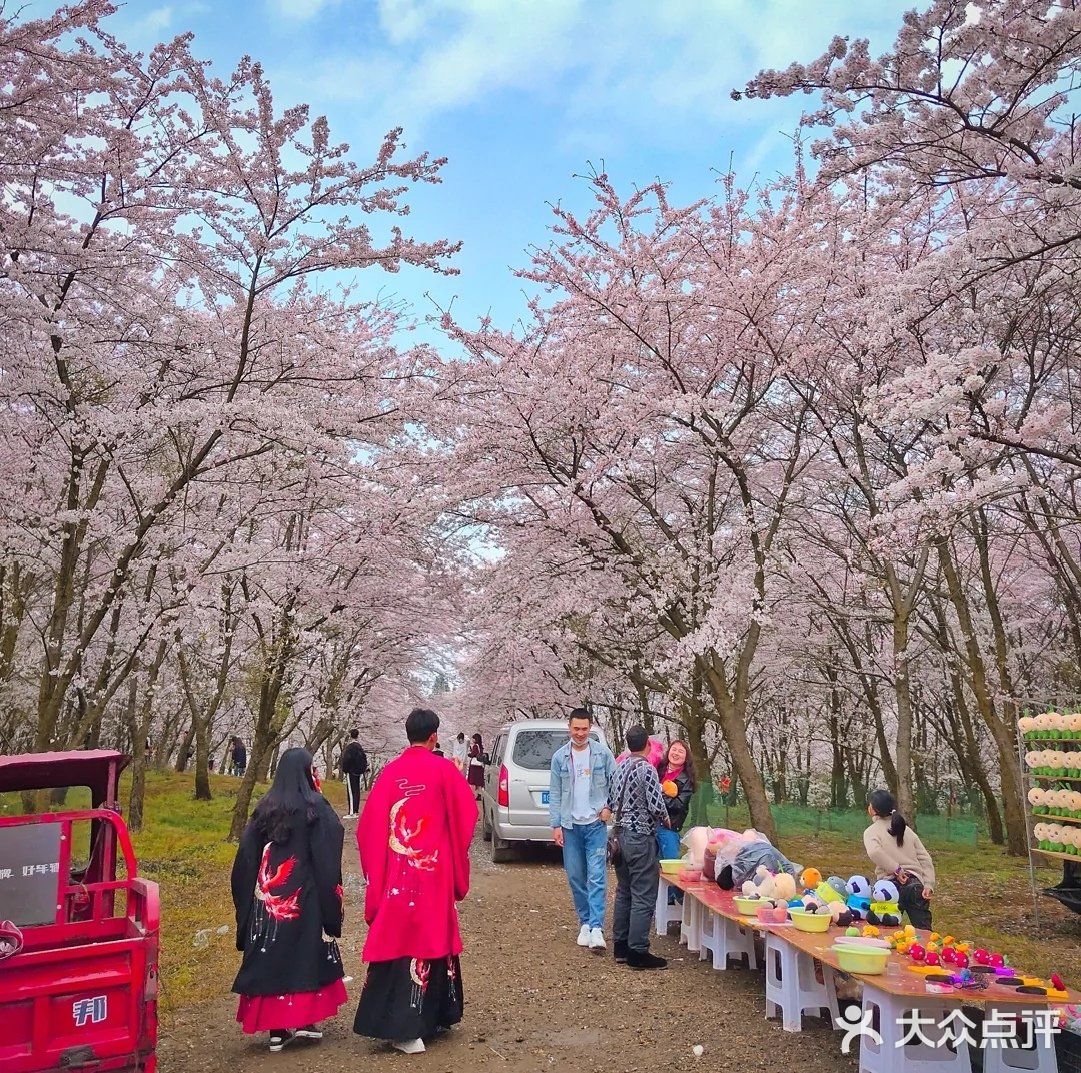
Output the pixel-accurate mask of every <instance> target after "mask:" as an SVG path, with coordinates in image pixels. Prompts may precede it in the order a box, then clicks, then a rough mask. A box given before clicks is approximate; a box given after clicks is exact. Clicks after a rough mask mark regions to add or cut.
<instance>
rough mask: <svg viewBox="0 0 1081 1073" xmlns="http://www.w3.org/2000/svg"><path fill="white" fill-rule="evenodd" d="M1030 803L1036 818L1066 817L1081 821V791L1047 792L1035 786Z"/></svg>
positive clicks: (1030, 793) (1029, 795)
mask: <svg viewBox="0 0 1081 1073" xmlns="http://www.w3.org/2000/svg"><path fill="white" fill-rule="evenodd" d="M1028 803H1029V804H1030V805H1031V806H1032V812H1033V815H1035V816H1065V817H1070V818H1072V819H1075V820H1081V790H1047V789H1045V788H1044V787H1042V786H1034V787H1033V788H1032V789H1031V790H1029V792H1028Z"/></svg>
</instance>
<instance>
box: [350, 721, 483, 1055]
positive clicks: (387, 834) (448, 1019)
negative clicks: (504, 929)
mask: <svg viewBox="0 0 1081 1073" xmlns="http://www.w3.org/2000/svg"><path fill="white" fill-rule="evenodd" d="M438 730H439V716H438V715H436V714H435V712H432V711H428V710H427V709H425V708H415V709H414V710H413V711H411V712H410V713H409V717H408V718H407V719H406V721H405V733H406V738H407V739H408V741H409V748H407V749H406V750H405V752H403V753H402V754H401V756H399V757H398V758H397V759H396V760H392V761H391V762H390V763H389V764H387V766H386V767H385V768H383V770H382V771H381V772H380V773H379V777H378V778H377V779H376V780H375V785H374V786H372V790H371V793H370V794H369V795H368V800H367V801H366V802H365V804H364V811H363V812H362V813H361V816H360V820H359V822H358V823H357V845H358V846H359V848H360V867H361V870H362V871H363V873H364V878H365V882H366V883H367V890H366V891H365V895H364V919H365V920H366V921H367V923H368V938H367V940H366V941H365V943H364V953H363V958H364V960H365V961H366V962H368V966H369V967H368V975H367V978H366V979H365V981H364V990H363V992H362V993H361V996H360V1005H359V1006H358V1007H357V1016H356V1019H355V1021H354V1022H353V1031H354V1032H356V1033H358V1034H359V1035H362V1036H372V1037H374V1038H375V1039H383V1040H387V1041H388V1042H389V1043H391V1044H392V1045H393V1046H395V1047H397V1048H398V1050H400V1051H405V1052H406V1053H407V1054H417V1053H419V1052H420V1051H423V1050H424V1041H425V1039H430V1038H431V1037H432V1036H434V1035H436V1034H437V1033H438V1032H440V1031H443V1030H445V1029H447V1028H449V1027H450V1026H451V1025H454V1024H457V1023H458V1022H459V1021H460V1020H461V1019H462V975H461V966H460V963H459V954H461V952H462V937H461V934H460V932H459V930H458V908H457V906H456V904H455V903H456V902H460V901H461V900H462V899H463V898H464V897H465V896H466V895H467V894H468V893H469V844H470V842H471V841H472V840H473V829H474V827H476V824H477V805H476V802H475V801H474V800H473V794H472V792H471V791H470V788H469V786H468V785H467V784H466V782H465V780H464V779H463V778H462V777H461V775H460V773H459V772H458V770H457V769H456V768H455V766H454V764H453V763H452V762H451V761H450V760H447V759H446V758H445V757H442V756H436V755H434V752H433V750H434V749H435V748H436V745H437V742H438V738H437V732H438Z"/></svg>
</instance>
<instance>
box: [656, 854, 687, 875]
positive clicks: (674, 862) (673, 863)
mask: <svg viewBox="0 0 1081 1073" xmlns="http://www.w3.org/2000/svg"><path fill="white" fill-rule="evenodd" d="M682 868H683V858H682V857H669V858H668V859H667V860H664V861H661V871H662V872H664V874H665V875H666V876H674V875H676V874H677V873H678V872H679V871H681V870H682Z"/></svg>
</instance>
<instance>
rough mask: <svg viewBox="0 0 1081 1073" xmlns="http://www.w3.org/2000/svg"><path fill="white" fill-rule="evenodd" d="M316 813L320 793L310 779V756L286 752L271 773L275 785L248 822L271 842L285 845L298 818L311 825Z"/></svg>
mask: <svg viewBox="0 0 1081 1073" xmlns="http://www.w3.org/2000/svg"><path fill="white" fill-rule="evenodd" d="M318 814H319V791H318V790H316V788H315V782H314V781H313V780H312V754H311V753H309V752H308V750H307V749H286V750H285V752H284V753H282V755H281V759H280V760H279V761H278V768H277V770H276V771H275V772H274V783H273V785H272V786H271V787H270V789H269V790H267V792H266V794H264V795H263V799H262V800H261V801H260V802H259V804H258V805H256V806H255V811H254V812H253V813H252V816H251V819H252V823H254V824H255V825H256V826H257V827H259V828H260V829H261V830H262V832H263V834H264V835H265V837H266V838H268V839H269V840H270V841H271V842H278V843H283V842H288V841H289V839H290V838H291V837H292V835H293V831H294V830H295V826H296V823H297V820H298V818H300V817H303V820H302V821H301V822H303V823H305V824H311V823H314V822H315V819H316V816H318Z"/></svg>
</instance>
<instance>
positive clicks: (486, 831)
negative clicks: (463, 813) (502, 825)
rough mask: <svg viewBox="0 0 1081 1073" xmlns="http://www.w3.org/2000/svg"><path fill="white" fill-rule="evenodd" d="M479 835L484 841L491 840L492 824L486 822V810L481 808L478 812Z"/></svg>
mask: <svg viewBox="0 0 1081 1073" xmlns="http://www.w3.org/2000/svg"><path fill="white" fill-rule="evenodd" d="M480 836H481V838H483V839H484V841H485V842H491V841H492V825H491V824H490V823H489V822H488V810H487V809H481V814H480Z"/></svg>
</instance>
